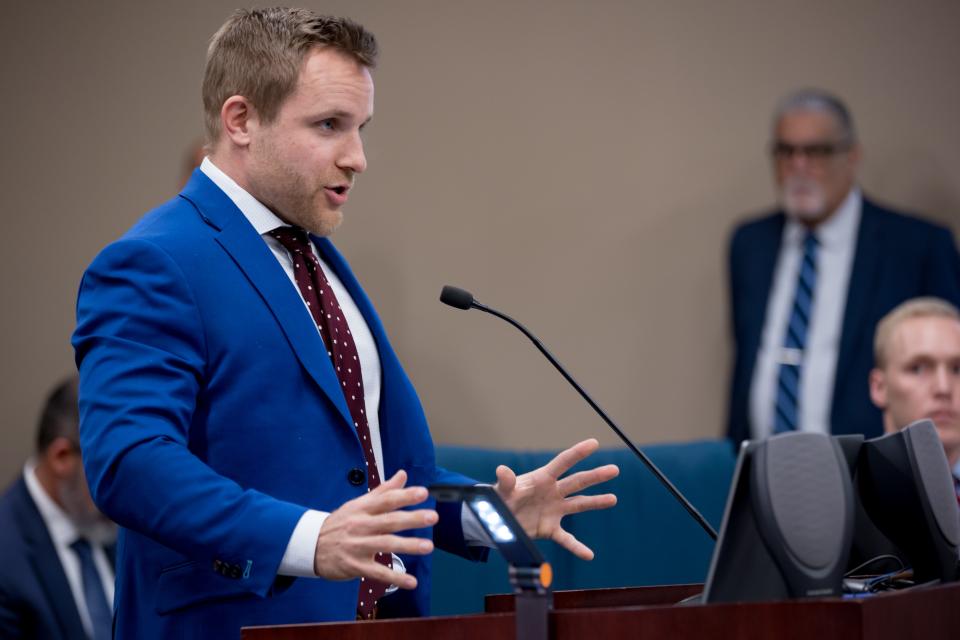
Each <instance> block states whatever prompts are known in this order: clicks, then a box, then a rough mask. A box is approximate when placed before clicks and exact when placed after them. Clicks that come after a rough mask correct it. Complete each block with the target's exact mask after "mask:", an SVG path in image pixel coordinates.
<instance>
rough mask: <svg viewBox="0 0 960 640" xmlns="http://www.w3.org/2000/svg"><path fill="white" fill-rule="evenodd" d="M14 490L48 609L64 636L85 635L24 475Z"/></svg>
mask: <svg viewBox="0 0 960 640" xmlns="http://www.w3.org/2000/svg"><path fill="white" fill-rule="evenodd" d="M16 492H17V494H18V500H17V508H16V511H17V512H18V516H19V517H18V520H19V522H20V528H21V531H22V532H23V541H24V544H25V545H26V555H27V558H28V560H29V562H30V565H31V566H32V567H33V569H34V571H35V572H36V575H37V578H38V582H39V583H40V585H41V587H42V588H43V590H44V593H46V595H47V601H48V603H49V604H50V610H51V611H52V612H53V615H54V616H56V618H57V623H58V624H59V626H60V629H61V630H62V631H63V637H65V638H83V637H86V633H85V632H84V630H83V623H82V622H81V621H80V614H79V612H78V611H77V607H76V602H75V600H74V599H73V592H72V591H71V590H70V583H69V582H67V576H66V574H65V573H64V572H63V567H62V566H61V565H60V556H59V555H57V550H56V548H55V547H54V546H53V540H51V539H50V534H49V533H48V532H47V527H46V525H45V524H44V523H43V518H42V517H41V516H40V512H39V511H38V510H37V507H36V505H35V504H34V502H33V498H31V497H30V493H29V492H28V491H27V485H26V482H25V481H24V479H23V477H21V478H20V480H19V481H18V482H17V485H16Z"/></svg>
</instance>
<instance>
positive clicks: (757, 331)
mask: <svg viewBox="0 0 960 640" xmlns="http://www.w3.org/2000/svg"><path fill="white" fill-rule="evenodd" d="M785 220H786V219H785V217H784V215H783V214H780V215H777V216H774V217H773V218H771V219H770V221H769V223H767V224H764V225H763V226H762V227H760V228H759V229H758V231H759V233H758V235H759V236H760V237H758V238H756V243H755V245H754V247H753V251H754V253H753V255H751V256H750V258H749V259H748V260H747V263H748V264H750V265H751V270H752V272H753V273H752V274H750V280H751V282H752V287H751V289H752V290H753V291H755V292H756V298H755V302H754V304H750V305H748V306H746V311H745V313H747V314H748V315H747V317H746V318H744V323H745V326H746V327H747V330H746V332H745V335H746V336H748V337H749V339H750V343H749V344H748V345H746V354H745V356H746V358H747V362H749V363H750V375H749V376H748V377H747V385H749V384H750V380H751V379H752V376H753V367H754V364H755V362H756V358H757V351H758V350H759V349H760V340H761V339H762V336H763V325H764V321H765V320H766V316H767V304H768V303H769V301H770V289H771V288H772V286H773V272H774V271H775V270H776V268H777V256H778V255H779V254H780V243H781V242H783V226H784V223H785Z"/></svg>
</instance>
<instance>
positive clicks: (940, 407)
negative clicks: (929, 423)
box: [870, 298, 960, 500]
mask: <svg viewBox="0 0 960 640" xmlns="http://www.w3.org/2000/svg"><path fill="white" fill-rule="evenodd" d="M874 358H875V360H876V367H875V368H874V369H873V371H871V372H870V397H871V399H872V400H873V403H874V404H875V405H876V406H877V407H878V408H879V409H880V410H882V411H883V429H884V431H885V432H886V433H892V432H894V431H897V430H899V429H902V428H903V427H905V426H907V425H909V424H910V423H912V422H914V421H916V420H920V419H923V418H929V419H930V420H933V423H934V425H936V427H937V433H938V434H939V436H940V441H941V442H942V443H943V448H944V451H945V452H946V454H947V461H948V462H949V463H950V468H951V469H952V470H953V475H954V484H955V485H956V487H957V496H958V500H960V311H958V310H957V308H956V307H954V306H953V305H952V304H950V303H948V302H946V301H944V300H940V299H937V298H915V299H913V300H908V301H907V302H904V303H903V304H901V305H900V306H898V307H897V308H896V309H894V310H893V311H891V312H890V313H888V314H887V315H886V316H884V318H883V320H881V321H880V324H879V325H878V326H877V333H876V337H875V339H874Z"/></svg>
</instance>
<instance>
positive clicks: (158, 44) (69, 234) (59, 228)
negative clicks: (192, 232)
mask: <svg viewBox="0 0 960 640" xmlns="http://www.w3.org/2000/svg"><path fill="white" fill-rule="evenodd" d="M234 6H235V5H234V4H233V2H230V1H227V0H207V1H205V2H193V1H187V0H168V1H167V2H150V3H142V2H113V1H111V2H105V1H101V2H89V3H88V2H64V1H58V2H46V3H40V2H38V3H7V4H5V6H4V9H3V19H2V20H0V71H2V85H0V87H2V88H0V91H2V98H3V99H2V101H0V116H2V117H0V133H2V137H0V140H2V146H0V169H2V173H0V175H2V181H3V182H2V184H3V188H2V189H0V212H2V215H3V218H2V219H3V225H4V230H3V233H2V236H0V260H2V261H3V264H2V269H0V281H2V287H3V288H2V305H3V312H2V313H3V315H2V326H0V340H2V341H3V342H2V345H3V349H2V353H3V358H2V361H0V368H2V384H0V407H2V411H3V423H2V425H3V426H2V432H0V480H2V479H3V478H6V477H11V476H13V474H15V473H16V471H17V470H18V469H19V466H20V464H21V463H22V460H23V459H24V458H25V457H26V456H27V455H28V454H29V452H30V450H31V442H32V433H33V429H34V423H35V420H36V416H37V414H38V411H39V406H40V404H41V402H42V399H43V396H44V395H45V393H46V391H47V389H48V388H49V387H50V385H51V384H52V383H53V382H54V381H55V380H56V379H57V378H59V377H61V376H63V375H65V374H67V373H68V372H70V371H71V370H72V369H73V354H72V350H71V348H70V346H69V343H68V340H69V336H70V333H71V331H72V329H73V323H74V299H75V293H76V287H77V284H78V282H79V279H80V275H81V273H82V271H83V268H84V267H85V266H86V264H87V263H88V262H89V261H90V260H91V259H92V258H93V256H94V255H95V254H96V252H97V251H98V250H99V249H100V248H101V247H102V246H103V245H104V244H106V243H107V242H109V241H110V240H111V239H113V238H115V237H117V236H118V235H119V234H121V233H122V232H123V231H124V230H125V229H126V228H127V227H129V226H130V225H131V224H132V223H133V222H134V221H135V220H136V219H137V218H138V217H139V216H140V215H141V214H142V213H143V212H144V211H146V210H147V209H149V208H151V207H152V206H155V205H156V204H159V203H160V202H162V201H164V200H165V199H167V198H169V197H171V196H172V195H173V194H174V193H175V192H176V190H177V188H178V186H179V174H180V165H181V163H182V156H183V154H184V152H185V149H186V148H187V146H188V145H189V143H190V142H191V140H192V139H193V138H195V137H196V136H198V135H199V134H200V132H201V115H200V95H199V85H200V79H201V75H202V67H203V57H204V53H205V50H206V44H207V41H208V39H209V36H210V35H211V34H212V33H213V32H214V31H215V30H216V29H217V27H218V26H219V25H220V24H221V23H222V22H223V20H224V19H225V18H226V16H227V15H228V14H229V12H230V11H231V10H232V9H233V7H234ZM307 6H312V7H314V8H317V9H320V10H322V11H325V12H329V13H338V14H346V15H350V16H352V17H354V18H356V19H358V20H360V21H361V22H363V23H364V24H365V25H367V26H368V27H369V28H370V29H371V30H373V31H374V33H376V34H377V36H378V39H379V41H380V43H381V47H382V52H383V54H382V61H381V64H380V66H379V68H378V70H377V71H376V74H375V81H376V85H377V114H376V117H375V119H374V123H373V125H372V126H371V128H370V129H369V133H368V137H367V145H368V148H367V151H368V158H369V161H370V169H369V171H368V173H367V174H365V175H363V176H362V177H361V178H360V179H359V181H358V188H357V190H356V191H355V192H354V194H353V197H352V198H351V202H350V204H349V206H348V208H347V210H346V220H345V223H344V225H343V227H342V228H341V230H340V231H339V232H338V233H337V235H336V238H335V241H336V242H337V244H338V245H339V247H340V248H341V249H342V250H343V251H344V252H345V253H346V255H347V256H348V258H349V259H350V260H351V261H352V264H353V266H354V268H355V271H356V272H357V274H358V275H359V277H360V279H361V281H362V282H363V283H364V284H365V286H366V288H367V291H368V293H369V294H370V295H371V297H372V298H373V299H374V300H375V301H376V302H377V304H378V307H379V310H380V313H381V315H382V317H383V320H384V322H385V324H386V326H387V327H388V330H389V331H390V334H391V337H392V339H393V343H394V346H395V347H396V348H397V350H398V352H399V353H400V355H401V358H402V359H403V360H404V362H405V363H406V366H407V369H408V372H409V374H410V375H411V377H412V378H413V380H414V382H415V384H416V385H417V388H418V389H419V391H420V394H421V398H422V399H423V402H424V405H425V407H426V410H427V413H428V416H429V418H430V420H431V424H432V426H433V430H434V434H435V437H436V439H437V440H438V441H442V442H446V443H455V444H483V445H489V446H503V447H549V448H555V447H561V446H563V445H565V444H568V443H570V442H573V441H575V440H577V439H579V438H581V437H585V436H597V437H599V438H600V440H601V441H602V442H604V443H606V444H611V445H613V444H615V443H616V440H615V438H614V437H613V436H611V435H608V433H607V430H606V427H605V426H603V425H602V423H601V422H600V420H599V419H598V418H596V417H595V416H594V415H593V414H592V413H591V412H590V410H589V409H588V408H586V407H585V405H584V404H583V403H582V401H581V400H580V399H579V398H578V397H577V396H576V394H575V393H574V392H573V391H572V390H570V389H569V388H568V387H567V386H566V384H565V383H564V382H563V380H562V379H561V378H560V376H559V375H558V374H556V372H554V371H553V370H552V369H551V368H550V367H549V365H548V364H546V363H545V362H544V361H543V360H542V359H541V357H540V356H539V354H538V353H537V352H536V351H535V350H534V349H533V347H532V346H531V345H529V344H527V342H526V340H525V339H524V338H523V337H522V336H520V335H519V334H517V333H516V332H515V331H514V330H513V329H511V328H509V327H507V326H506V325H504V324H502V323H500V322H498V321H496V320H494V319H493V318H490V317H487V316H484V315H482V314H480V313H478V312H472V313H469V314H465V313H463V312H459V311H455V310H452V309H450V308H447V307H443V306H442V305H440V303H439V302H437V296H438V293H439V290H440V287H441V286H442V285H443V284H445V283H454V284H459V285H462V286H464V287H466V288H469V289H471V290H473V292H474V293H475V294H476V295H477V297H478V298H479V299H480V300H482V301H484V302H486V303H488V304H491V305H493V306H495V307H499V308H501V309H503V310H505V311H507V312H509V313H511V314H513V315H515V316H516V317H517V318H518V319H520V320H521V321H522V322H525V323H527V324H528V325H529V326H530V327H532V328H533V329H534V330H535V331H536V332H537V333H539V334H540V336H541V338H542V339H543V340H544V341H545V342H546V343H547V345H548V346H549V347H550V348H551V349H552V350H553V351H554V353H555V354H556V355H557V356H558V357H559V359H560V360H561V361H562V362H564V363H565V364H566V365H568V366H569V368H570V369H571V370H572V371H573V372H575V375H576V376H577V378H578V379H579V380H580V381H581V382H582V383H583V384H584V385H585V386H586V387H587V388H588V389H589V390H591V391H592V392H593V393H594V394H595V396H596V397H597V399H598V400H599V401H600V402H601V403H602V404H604V405H605V406H606V407H607V408H608V410H609V412H610V413H611V414H612V415H613V416H614V417H615V418H616V419H618V420H619V421H620V423H621V424H622V425H623V427H624V428H625V430H626V431H627V432H628V433H629V434H630V435H631V436H632V437H633V438H635V439H636V440H637V441H639V442H651V441H663V440H683V439H689V438H695V437H709V436H718V435H720V433H721V431H722V425H723V416H724V412H725V403H726V391H727V377H728V367H729V359H730V344H729V342H730V339H729V327H728V309H727V301H726V294H727V291H726V279H725V270H726V267H725V253H726V242H727V238H728V234H729V231H730V229H731V227H732V225H733V224H734V223H735V222H736V221H737V220H739V219H742V218H743V217H744V216H745V215H747V214H750V213H757V212H759V211H761V210H763V209H765V208H767V207H768V206H769V205H770V204H771V203H772V200H773V190H772V188H771V184H770V169H769V163H768V162H767V157H766V154H765V145H766V144H767V142H768V140H769V119H770V112H771V110H772V108H773V106H774V104H775V103H776V101H777V99H778V98H779V97H781V96H782V95H783V94H784V93H785V92H787V91H789V90H791V89H794V88H797V87H799V86H805V85H818V86H823V87H826V88H828V89H831V90H834V91H836V92H838V93H839V94H841V95H842V96H843V97H844V98H845V99H846V100H847V101H848V102H849V104H850V106H851V108H852V110H853V112H854V114H855V117H856V119H857V122H858V125H859V129H860V132H861V136H862V139H863V141H864V143H865V151H866V158H865V166H864V170H863V184H864V186H865V188H866V190H867V191H868V192H869V193H870V194H872V195H873V196H874V197H876V198H878V199H880V200H881V201H884V202H887V203H889V204H892V205H896V206H899V207H903V208H906V209H908V210H913V211H923V212H926V213H928V214H929V215H930V216H931V217H933V218H935V219H938V220H940V221H942V222H945V223H947V224H950V225H951V226H953V227H954V228H955V229H956V228H960V181H958V177H960V74H958V73H957V64H958V61H960V37H958V33H960V3H958V2H956V0H941V1H934V0H928V1H921V2H905V1H904V2H880V1H876V2H869V1H862V0H861V1H848V2H834V1H828V0H815V1H807V2H783V1H770V0H738V1H737V0H735V1H731V2H724V3H713V2H687V1H682V0H681V1H675V2H666V1H664V2H650V1H647V2H628V1H614V0H606V1H594V2H587V1H581V2H575V1H572V0H563V1H556V2H507V1H503V0H486V1H485V2H466V1H464V2H459V1H458V2H453V1H450V2H443V1H440V0H434V1H426V0H419V1H412V2H410V1H404V2H400V1H397V0H379V1H369V2H346V1H331V2H327V3H324V4H318V3H313V2H310V3H307ZM891 259H895V256H891ZM864 384H866V381H864ZM278 419H283V417H282V413H281V414H280V415H278Z"/></svg>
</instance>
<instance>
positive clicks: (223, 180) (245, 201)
mask: <svg viewBox="0 0 960 640" xmlns="http://www.w3.org/2000/svg"><path fill="white" fill-rule="evenodd" d="M200 171H202V172H203V173H204V174H205V175H206V176H207V177H208V178H210V180H211V181H213V184H215V185H217V186H218V187H220V189H221V191H223V192H224V193H225V194H227V197H228V198H230V200H232V201H233V204H235V205H237V208H238V209H240V212H241V213H242V214H243V215H244V217H245V218H246V219H247V220H249V221H250V224H252V225H253V228H254V229H256V230H257V233H259V234H260V235H263V234H265V233H267V232H269V231H273V230H274V229H276V228H277V227H283V226H289V225H287V223H286V222H284V221H283V220H281V219H280V218H278V217H277V215H276V214H275V213H274V212H273V211H270V209H267V207H266V206H264V204H263V203H262V202H260V201H259V200H257V199H256V198H254V197H253V196H252V195H250V194H249V193H248V192H247V191H246V190H245V189H244V188H243V187H241V186H240V185H238V184H237V183H236V182H235V181H234V180H233V178H231V177H230V176H228V175H227V174H225V173H224V172H223V171H221V170H220V168H219V167H218V166H217V165H215V164H213V162H212V161H211V160H210V158H209V157H207V158H204V159H203V162H201V163H200Z"/></svg>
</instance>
